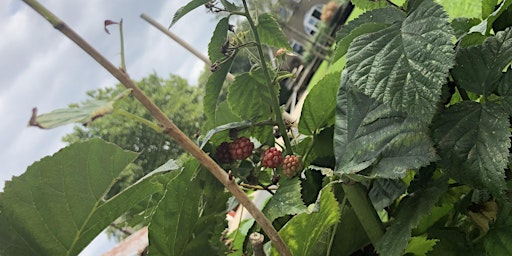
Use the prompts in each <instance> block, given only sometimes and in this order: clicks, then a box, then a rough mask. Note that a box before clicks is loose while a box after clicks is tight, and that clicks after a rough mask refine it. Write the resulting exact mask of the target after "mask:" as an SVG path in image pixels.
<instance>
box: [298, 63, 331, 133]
mask: <svg viewBox="0 0 512 256" xmlns="http://www.w3.org/2000/svg"><path fill="white" fill-rule="evenodd" d="M339 84H340V74H339V73H330V74H327V75H325V76H324V77H323V78H322V79H321V80H320V81H319V82H318V83H317V84H316V85H315V86H314V87H313V89H311V91H310V92H309V93H308V95H307V96H306V99H305V100H304V105H303V107H302V112H301V116H300V121H299V132H300V133H302V134H306V135H312V134H314V133H316V132H317V131H319V130H320V129H322V128H325V127H327V126H331V125H332V124H333V123H334V112H335V109H336V92H337V91H338V87H339Z"/></svg>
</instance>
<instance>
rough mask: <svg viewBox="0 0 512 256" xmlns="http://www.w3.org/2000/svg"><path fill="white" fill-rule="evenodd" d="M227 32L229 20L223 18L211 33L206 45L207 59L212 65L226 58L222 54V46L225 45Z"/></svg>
mask: <svg viewBox="0 0 512 256" xmlns="http://www.w3.org/2000/svg"><path fill="white" fill-rule="evenodd" d="M228 30H229V18H228V17H224V18H222V19H220V20H219V22H218V23H217V26H216V27H215V30H214V31H213V36H212V38H211V39H210V43H209V44H208V57H209V58H210V61H211V62H212V63H215V62H216V61H219V60H221V59H222V58H224V57H226V56H225V55H224V54H223V53H222V46H224V44H225V43H226V40H227V35H228Z"/></svg>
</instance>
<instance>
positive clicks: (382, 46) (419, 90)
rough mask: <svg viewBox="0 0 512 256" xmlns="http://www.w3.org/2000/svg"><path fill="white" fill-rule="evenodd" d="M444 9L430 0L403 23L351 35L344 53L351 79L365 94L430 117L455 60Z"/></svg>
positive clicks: (425, 117) (427, 118)
mask: <svg viewBox="0 0 512 256" xmlns="http://www.w3.org/2000/svg"><path fill="white" fill-rule="evenodd" d="M452 37H453V35H452V30H451V27H450V25H449V23H448V15H447V14H446V12H445V11H444V10H443V9H442V8H441V6H439V5H438V4H435V3H433V2H432V1H431V0H425V1H422V2H421V3H419V4H418V5H417V6H416V8H412V10H411V11H410V12H409V13H408V15H407V18H405V19H404V20H403V22H401V23H394V24H392V25H390V26H389V27H387V28H385V29H382V30H380V31H377V32H373V33H367V34H364V35H361V36H359V37H357V38H356V39H354V41H353V42H352V44H351V45H350V47H349V49H348V53H347V67H346V68H347V70H348V73H349V76H350V80H351V81H352V82H353V83H354V85H355V86H356V87H357V88H359V89H360V90H362V91H363V92H364V93H365V94H367V95H369V96H371V97H372V98H374V99H377V100H379V101H383V102H385V103H386V104H389V105H391V107H392V108H393V109H395V110H398V111H403V112H407V113H409V114H410V115H414V116H416V117H418V118H421V119H422V120H425V121H427V122H429V121H430V120H431V118H432V117H433V115H434V113H435V111H436V110H437V105H436V103H437V101H438V100H439V96H440V95H441V87H442V85H443V84H444V83H446V78H447V77H448V71H449V69H450V68H451V67H452V66H453V58H454V50H453V43H452Z"/></svg>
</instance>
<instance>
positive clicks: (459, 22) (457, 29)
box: [451, 17, 480, 38]
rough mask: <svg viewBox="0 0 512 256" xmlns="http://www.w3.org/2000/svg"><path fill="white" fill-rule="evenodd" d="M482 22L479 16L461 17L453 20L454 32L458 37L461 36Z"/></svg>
mask: <svg viewBox="0 0 512 256" xmlns="http://www.w3.org/2000/svg"><path fill="white" fill-rule="evenodd" d="M478 23H480V19H478V18H466V17H459V18H455V19H453V20H452V23H451V26H452V28H453V34H454V35H455V37H456V38H460V37H462V36H463V35H465V34H467V33H468V32H469V30H470V29H471V27H473V26H475V25H477V24H478Z"/></svg>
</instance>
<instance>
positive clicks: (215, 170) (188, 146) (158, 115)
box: [23, 0, 291, 255]
mask: <svg viewBox="0 0 512 256" xmlns="http://www.w3.org/2000/svg"><path fill="white" fill-rule="evenodd" d="M23 2H25V3H26V4H27V5H29V6H30V7H31V8H32V9H34V10H35V11H36V12H37V13H39V14H40V15H41V16H43V17H44V18H45V19H46V20H47V21H48V22H50V24H52V25H53V27H54V28H56V29H57V30H59V31H60V32H62V33H63V34H64V35H66V36H67V37H68V38H69V39H71V41H73V42H74V43H76V44H77V45H78V46H79V47H80V48H82V49H83V50H84V51H85V52H86V53H87V54H89V55H90V56H91V57H92V58H93V59H94V60H96V62H98V64H100V65H101V66H102V67H103V68H105V69H106V70H107V71H108V72H110V74H112V75H113V76H114V77H115V78H116V79H117V80H119V82H121V84H123V85H124V86H125V87H126V88H129V89H132V94H133V96H134V97H135V98H136V99H137V100H139V102H140V103H142V105H144V107H145V108H146V109H147V110H148V111H149V112H150V113H151V115H152V116H153V117H154V118H155V119H156V120H157V121H158V122H159V123H160V125H162V127H164V133H165V134H167V135H170V136H171V137H173V138H174V140H175V141H176V142H177V143H178V144H180V145H181V146H182V147H183V148H184V149H185V150H187V151H188V152H189V153H190V154H191V155H192V156H194V157H195V158H197V159H198V160H199V162H200V163H201V164H202V165H203V166H205V167H206V168H207V169H208V170H209V171H210V172H211V173H212V174H213V175H214V176H215V177H216V178H217V179H218V180H219V181H220V182H221V183H222V184H223V185H224V186H225V187H226V188H227V189H228V190H229V192H231V194H233V196H234V197H235V198H236V199H237V200H238V202H239V203H240V204H242V205H243V206H244V207H245V208H246V209H247V210H248V211H249V213H250V214H251V215H252V216H253V218H254V219H255V221H256V222H257V223H258V224H259V225H260V226H261V228H262V229H263V230H264V231H265V233H266V234H267V236H268V237H269V239H270V240H271V241H272V243H273V244H274V246H275V247H276V249H277V251H278V252H279V254H280V255H291V253H290V250H289V249H288V247H287V246H286V244H285V243H284V241H283V240H282V238H281V237H280V236H279V234H278V233H277V231H276V230H275V228H274V227H273V226H272V223H270V221H269V220H268V219H267V218H266V217H265V215H263V213H262V212H261V211H260V210H259V209H258V207H256V205H254V203H253V202H252V201H251V199H249V197H248V196H247V195H246V194H245V193H244V192H243V191H242V190H241V189H240V188H239V187H238V185H237V184H236V182H232V181H230V180H229V178H228V175H227V173H226V172H225V171H224V170H223V169H222V168H221V167H220V166H219V165H217V163H215V161H214V160H213V159H211V158H210V157H209V156H208V155H207V154H206V153H205V152H203V151H202V150H201V149H200V148H199V147H198V146H197V145H196V144H195V143H194V142H193V141H192V140H190V139H189V138H188V137H187V136H186V135H185V134H184V133H183V132H182V131H181V130H180V129H179V128H178V127H177V126H176V125H175V124H174V123H173V122H172V121H171V120H170V119H169V118H168V117H167V116H166V115H165V114H164V113H163V112H162V110H160V108H158V107H157V106H156V105H155V104H154V103H153V102H152V101H151V100H150V99H149V98H148V97H147V96H146V95H145V94H144V92H143V91H142V90H141V89H140V88H139V87H138V86H137V85H136V84H135V83H134V82H133V81H132V80H131V79H130V77H129V76H128V74H127V73H126V72H123V71H122V70H121V69H118V68H117V67H116V66H114V65H113V64H112V63H111V62H110V61H108V60H107V59H106V58H105V57H104V56H103V55H101V54H100V53H99V52H98V51H97V50H96V49H94V48H93V47H92V46H91V45H90V44H89V43H88V42H87V41H85V40H84V39H83V38H82V37H81V36H80V35H78V34H77V33H76V32H75V31H74V30H72V29H71V28H70V27H69V26H67V24H66V23H64V22H63V21H62V20H60V19H59V18H58V17H57V16H55V15H54V14H53V13H52V12H50V11H49V10H48V9H46V8H45V7H44V6H43V5H41V4H40V3H39V2H37V1H36V0H23Z"/></svg>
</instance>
